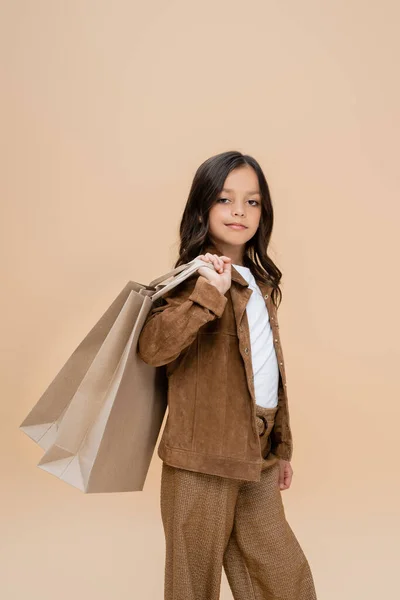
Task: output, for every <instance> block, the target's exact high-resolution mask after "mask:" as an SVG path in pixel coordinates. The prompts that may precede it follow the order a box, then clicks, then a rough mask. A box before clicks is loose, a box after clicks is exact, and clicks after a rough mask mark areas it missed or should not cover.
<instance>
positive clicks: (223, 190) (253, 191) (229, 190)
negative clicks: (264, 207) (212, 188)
mask: <svg viewBox="0 0 400 600" xmlns="http://www.w3.org/2000/svg"><path fill="white" fill-rule="evenodd" d="M233 191H234V190H231V189H230V188H223V189H222V190H221V192H233ZM247 193H248V194H259V195H260V196H261V192H259V191H258V190H252V191H250V192H247Z"/></svg>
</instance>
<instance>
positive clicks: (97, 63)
mask: <svg viewBox="0 0 400 600" xmlns="http://www.w3.org/2000/svg"><path fill="white" fill-rule="evenodd" d="M1 13H2V16H1V19H0V20H1V22H2V25H1V27H2V31H1V35H0V39H1V47H2V60H3V70H2V79H1V83H2V94H1V95H2V100H3V110H2V118H3V127H2V130H3V134H2V157H1V165H2V167H3V169H4V170H3V175H2V178H1V185H2V187H3V190H2V193H1V212H2V218H1V224H2V233H1V242H2V246H3V248H2V260H1V266H2V275H1V281H2V293H1V300H0V301H1V321H2V323H1V325H2V335H1V350H2V361H1V369H2V386H1V407H0V409H1V415H0V416H1V420H0V423H1V425H0V427H1V430H0V431H1V440H2V449H1V454H0V456H1V480H2V484H1V514H0V532H1V537H0V539H1V542H0V544H1V546H0V550H1V562H0V581H1V584H0V585H1V586H2V587H3V588H4V589H3V590H2V592H1V597H2V598H3V599H4V600H19V599H23V598H29V599H30V600H39V599H40V600H50V599H53V598H57V600H67V599H68V600H70V598H96V600H102V599H104V600H105V599H107V600H108V599H109V598H118V599H119V600H122V599H125V598H126V599H128V598H129V599H130V600H132V599H135V600H136V599H138V600H139V599H140V600H147V599H149V600H153V599H154V600H160V599H161V598H162V587H163V568H164V537H163V530H162V524H161V518H160V513H159V476H160V467H161V462H160V460H159V458H158V456H156V455H155V456H154V458H153V462H152V465H151V471H150V473H149V477H148V480H147V482H146V487H145V490H144V491H143V492H139V493H131V494H111V495H107V494H106V495H97V496H96V495H87V496H85V495H84V494H82V493H81V492H79V491H78V490H76V489H75V488H72V487H71V486H68V485H67V484H65V483H62V482H60V481H59V480H57V479H56V478H54V477H53V476H51V475H49V474H47V473H45V472H44V471H42V470H41V469H39V468H37V467H36V466H35V465H36V463H37V462H38V460H39V459H40V457H41V454H42V451H41V450H40V448H38V447H37V446H36V445H35V444H34V443H33V442H32V441H31V440H30V439H29V438H28V437H27V436H25V435H24V434H23V433H22V432H20V431H19V430H18V426H19V423H20V422H21V421H22V419H23V418H24V417H25V415H26V414H27V413H28V411H29V410H30V408H31V407H32V406H33V404H34V403H35V402H36V401H37V399H38V398H39V396H40V395H41V393H42V392H43V391H44V389H45V388H46V386H47V385H48V384H49V382H50V381H51V380H52V378H53V377H54V376H55V374H56V373H57V372H58V370H59V369H60V368H61V366H62V365H63V364H64V362H65V361H66V359H67V358H68V356H69V355H70V354H71V352H72V351H73V350H74V349H75V347H76V345H77V344H78V343H79V342H80V341H81V339H82V338H83V337H84V335H86V333H87V332H88V330H89V329H90V328H91V327H92V325H93V324H94V323H95V322H96V321H97V319H98V318H99V317H100V315H101V314H102V313H103V312H104V310H105V309H106V307H107V306H108V305H109V304H110V302H111V300H112V299H113V298H114V297H115V295H116V294H117V293H118V292H119V291H120V289H121V288H122V286H123V285H124V284H125V283H126V281H127V280H128V279H130V278H134V279H136V280H138V281H142V282H147V281H150V280H151V279H153V278H154V277H156V276H158V275H159V274H162V273H164V272H166V271H168V270H169V268H170V267H171V265H172V263H173V261H174V260H175V252H176V247H177V232H178V223H179V219H180V215H181V212H182V209H183V206H184V203H185V199H186V195H187V193H188V189H189V186H190V183H191V180H192V177H193V174H194V172H195V169H196V168H197V166H198V165H199V164H200V162H202V161H203V160H204V159H206V158H207V157H208V156H210V155H212V154H215V153H217V152H221V151H224V150H228V149H239V150H241V151H243V152H246V153H249V154H252V155H254V156H255V157H256V158H257V159H258V160H259V161H260V163H261V164H262V166H263V168H264V169H265V173H266V176H267V178H268V181H269V183H270V187H271V192H272V197H273V201H274V205H275V214H276V226H275V229H274V237H273V251H274V256H275V258H276V260H277V262H278V265H279V266H280V268H281V269H282V271H283V273H284V278H283V294H284V299H283V304H282V305H281V308H280V315H281V316H280V323H281V329H282V341H283V344H284V351H285V357H286V361H287V371H288V390H289V393H290V401H291V421H292V427H293V434H294V436H295V454H294V457H293V461H292V466H293V469H294V478H293V482H292V486H291V488H290V489H289V490H287V491H284V492H283V499H284V503H285V509H286V513H287V518H288V520H289V522H290V524H291V526H292V528H293V530H294V531H295V532H296V534H297V536H298V539H299V541H300V542H301V544H302V546H303V548H304V550H305V552H306V554H307V556H308V558H309V561H310V563H311V566H312V570H313V573H314V577H315V581H316V586H317V590H318V593H319V598H320V599H321V600H337V599H338V598H340V599H341V600H354V599H356V598H363V600H372V599H373V600H375V599H376V598H383V597H389V598H396V597H399V593H400V587H399V584H398V576H397V569H396V567H398V559H399V547H398V542H399V506H400V502H399V495H400V494H399V492H400V484H399V479H398V459H399V450H398V441H397V440H398V431H397V430H398V424H399V417H400V411H399V405H400V403H399V399H400V394H399V384H398V370H399V368H398V365H399V359H400V356H399V320H398V312H397V310H398V295H399V294H398V293H399V284H398V260H396V259H398V256H399V251H398V243H397V242H398V237H399V217H400V209H399V201H398V198H399V195H398V194H399V168H398V159H399V142H398V140H399V134H400V131H399V124H400V119H399V105H400V97H399V96H400V93H399V92H400V86H399V81H398V76H397V73H398V64H399V51H400V38H399V36H398V21H399V17H400V9H399V7H398V3H397V2H395V1H394V0H392V1H391V0H382V1H381V2H379V3H368V2H362V1H361V0H335V1H334V0H327V1H325V2H317V1H316V0H304V1H303V2H295V1H293V0H286V1H285V2H272V1H260V0H259V1H250V2H247V3H246V4H244V3H243V2H237V1H236V0H235V1H233V0H229V1H227V0H224V1H218V0H217V1H216V0H213V1H207V0H205V1H203V2H202V3H198V2H183V1H182V0H181V1H175V2H165V1H160V0H158V1H157V2H151V3H145V2H143V3H140V4H139V3H137V2H128V1H127V0H125V1H122V0H120V1H118V0H115V1H113V2H112V1H111V0H110V1H109V2H106V1H104V0H103V1H97V2H94V1H84V0H81V1H79V0H74V1H73V0H70V1H68V2H67V1H64V2H61V1H59V0H58V1H57V0H47V1H45V0H41V1H40V0H35V1H27V0H25V1H22V0H14V1H11V0H8V1H4V0H3V1H2V2H1ZM265 510H266V511H268V506H266V507H265ZM221 598H222V599H223V600H228V599H231V598H232V596H231V593H230V591H229V587H228V585H227V581H226V578H225V575H224V574H223V575H222V593H221Z"/></svg>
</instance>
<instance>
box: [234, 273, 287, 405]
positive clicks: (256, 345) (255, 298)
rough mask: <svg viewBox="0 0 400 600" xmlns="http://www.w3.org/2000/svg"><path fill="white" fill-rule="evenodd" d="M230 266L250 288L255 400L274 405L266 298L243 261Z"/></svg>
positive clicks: (274, 363)
mask: <svg viewBox="0 0 400 600" xmlns="http://www.w3.org/2000/svg"><path fill="white" fill-rule="evenodd" d="M233 266H234V267H235V269H236V270H237V271H239V273H240V274H241V275H242V276H243V277H244V278H245V279H246V281H247V283H248V284H249V288H250V289H251V290H252V294H251V296H250V298H249V300H248V302H247V305H246V313H247V320H248V323H249V329H250V343H251V360H252V365H253V374H254V390H255V397H256V404H258V405H260V406H264V407H268V408H269V407H274V406H277V404H278V386H279V367H278V360H277V357H276V353H275V346H274V340H273V333H272V329H271V324H270V322H269V315H268V310H267V307H266V306H265V299H264V296H263V294H262V292H261V290H260V288H259V287H258V285H257V282H256V280H255V279H254V275H253V273H252V272H251V271H250V269H249V268H248V267H243V266H242V265H235V264H234V265H233Z"/></svg>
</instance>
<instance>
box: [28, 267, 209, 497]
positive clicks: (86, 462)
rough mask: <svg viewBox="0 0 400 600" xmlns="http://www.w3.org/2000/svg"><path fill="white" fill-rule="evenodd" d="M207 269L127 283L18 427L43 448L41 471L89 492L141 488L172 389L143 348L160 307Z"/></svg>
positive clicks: (189, 269) (175, 271)
mask: <svg viewBox="0 0 400 600" xmlns="http://www.w3.org/2000/svg"><path fill="white" fill-rule="evenodd" d="M202 266H207V267H209V268H214V267H213V265H212V264H211V263H206V262H204V261H202V260H201V259H199V258H195V259H193V260H192V261H191V262H189V263H186V264H185V265H180V266H179V267H177V268H176V269H173V270H172V271H170V272H169V273H167V274H165V275H162V276H160V277H158V278H157V279H154V280H153V281H152V282H150V284H149V285H144V284H141V283H137V282H134V281H129V282H128V283H127V284H126V286H125V287H124V289H123V290H122V291H121V292H120V294H119V295H118V296H117V297H116V298H115V300H114V301H113V303H112V304H111V306H110V307H109V308H108V309H107V310H106V312H105V313H104V315H103V316H102V317H101V318H100V320H99V321H98V322H97V323H96V325H95V326H94V327H93V328H92V329H91V331H90V332H89V333H88V334H87V336H86V337H85V338H84V339H83V341H82V342H81V343H80V344H79V346H78V347H77V348H76V350H75V351H74V352H73V353H72V355H71V356H70V358H69V359H68V360H67V362H66V363H65V365H64V367H63V368H62V369H61V370H60V372H59V373H58V375H57V376H56V377H55V379H54V380H53V381H52V382H51V384H50V385H49V387H48V388H47V389H46V391H45V392H44V394H43V395H42V396H41V397H40V399H39V401H38V402H37V403H36V405H35V406H34V407H33V408H32V410H31V411H30V413H29V414H28V415H27V417H26V418H25V419H24V421H23V422H22V423H21V425H20V429H22V431H24V432H25V433H26V434H27V435H28V436H29V437H30V438H31V439H33V440H34V441H35V442H36V443H38V444H39V445H40V446H41V447H42V448H43V449H44V450H45V453H44V455H43V456H42V458H41V460H40V461H39V463H38V466H39V467H40V468H42V469H44V470H46V471H48V472H49V473H52V474H53V475H55V476H56V477H58V478H59V479H61V480H63V481H65V482H66V483H69V484H70V485H73V486H74V487H77V488H78V489H80V490H81V491H83V492H85V493H96V492H127V491H139V490H142V489H143V486H144V482H145V479H146V476H147V472H148V468H149V465H150V462H151V458H152V455H153V452H154V448H155V444H156V441H157V437H158V435H159V432H160V428H161V425H162V422H163V418H164V415H165V411H166V408H167V405H168V403H167V388H168V383H167V378H166V374H165V367H164V366H162V367H152V366H151V365H148V364H147V363H145V362H144V361H142V360H141V358H140V357H139V354H138V353H137V342H138V339H139V335H140V332H141V329H142V327H143V325H144V323H145V321H146V317H147V315H148V313H149V311H150V310H151V308H152V306H153V304H154V302H155V301H156V300H158V298H160V297H161V296H162V295H163V294H166V293H167V292H168V291H169V290H170V289H172V288H174V287H175V286H177V285H179V284H180V283H181V282H182V281H184V280H185V279H187V278H188V277H190V276H191V275H192V274H193V273H194V272H195V271H197V269H198V268H199V267H202Z"/></svg>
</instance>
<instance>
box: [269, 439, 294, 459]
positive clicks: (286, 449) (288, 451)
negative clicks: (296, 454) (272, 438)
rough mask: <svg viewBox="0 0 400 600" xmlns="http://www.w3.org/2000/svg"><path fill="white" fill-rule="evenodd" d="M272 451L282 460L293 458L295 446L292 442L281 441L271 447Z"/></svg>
mask: <svg viewBox="0 0 400 600" xmlns="http://www.w3.org/2000/svg"><path fill="white" fill-rule="evenodd" d="M271 452H272V453H273V454H275V456H277V457H278V458H281V459H282V460H288V461H290V460H292V455H293V447H292V444H289V443H286V442H280V443H279V444H277V445H276V446H275V447H273V448H271Z"/></svg>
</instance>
